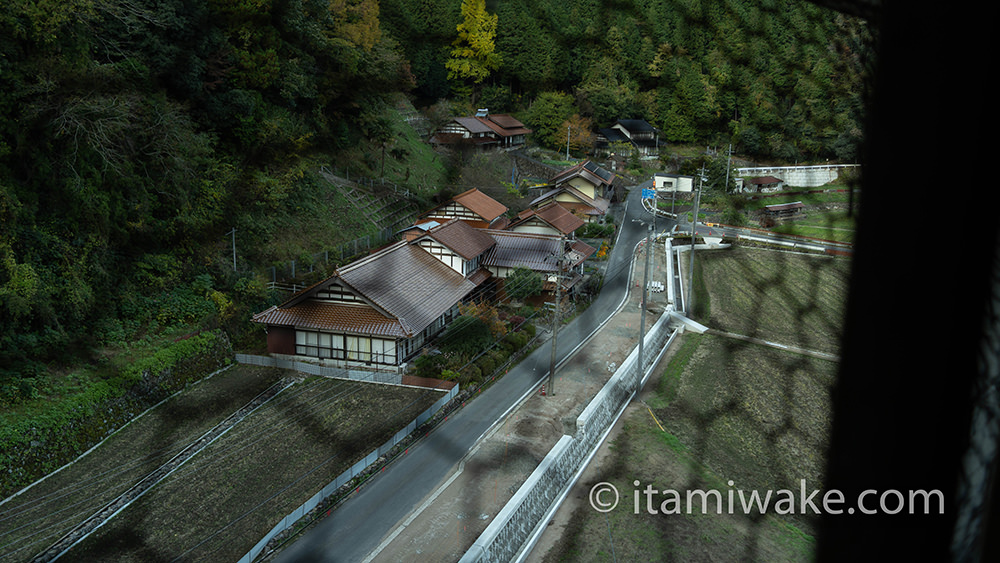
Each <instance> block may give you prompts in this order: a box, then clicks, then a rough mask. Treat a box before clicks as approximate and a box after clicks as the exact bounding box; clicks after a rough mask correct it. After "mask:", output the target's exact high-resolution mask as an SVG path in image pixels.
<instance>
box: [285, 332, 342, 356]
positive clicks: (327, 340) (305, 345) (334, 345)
mask: <svg viewBox="0 0 1000 563" xmlns="http://www.w3.org/2000/svg"><path fill="white" fill-rule="evenodd" d="M295 353H296V354H298V355H300V356H309V357H312V358H331V359H336V360H342V359H344V336H343V335H342V334H330V333H328V332H312V331H305V330H297V331H295Z"/></svg>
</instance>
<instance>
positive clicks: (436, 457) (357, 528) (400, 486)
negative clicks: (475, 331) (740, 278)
mask: <svg viewBox="0 0 1000 563" xmlns="http://www.w3.org/2000/svg"><path fill="white" fill-rule="evenodd" d="M640 197H641V190H640V189H639V188H638V187H635V188H633V189H632V190H631V191H630V193H629V195H628V201H627V203H626V204H625V205H624V209H623V210H622V212H623V214H624V216H622V213H619V214H618V215H617V217H616V219H617V220H618V221H619V225H620V229H619V232H618V240H617V242H616V244H615V246H614V248H613V249H612V252H611V256H610V257H609V260H608V264H607V270H606V272H607V273H606V276H605V280H604V287H603V288H602V290H601V294H600V296H599V297H598V298H597V299H595V300H594V302H593V304H592V305H591V306H590V307H589V308H588V309H587V310H586V311H585V312H584V313H583V314H581V315H580V316H578V317H577V318H576V319H574V320H573V321H572V322H570V323H569V324H568V325H566V326H565V327H564V328H563V329H562V330H561V331H560V332H559V338H558V340H557V343H558V346H557V353H556V356H557V361H562V360H563V359H565V358H566V357H567V356H568V355H569V354H570V353H572V351H573V350H574V349H575V348H576V347H577V346H578V345H579V344H580V343H581V342H583V341H584V340H585V339H586V338H587V337H588V336H589V335H590V334H591V333H592V332H593V331H594V330H595V329H596V328H597V327H598V326H599V325H600V324H601V323H603V322H604V320H605V319H607V318H608V317H609V316H610V315H611V314H612V313H614V312H615V310H617V308H618V307H619V305H620V304H621V302H622V299H623V298H624V296H625V292H626V289H627V285H628V283H629V279H628V277H629V270H630V269H629V267H628V266H629V264H630V262H631V259H632V250H633V248H634V247H635V244H636V243H637V242H638V241H639V240H640V239H641V238H643V237H644V236H645V235H646V232H647V231H646V228H647V227H646V225H645V224H644V223H639V222H633V219H638V220H641V221H648V220H650V219H651V218H652V216H651V215H650V214H649V213H648V212H646V211H645V210H643V208H642V205H641V204H640V201H639V198H640ZM671 224H672V222H668V221H667V220H664V219H659V220H657V230H661V229H663V228H669V226H670V225H671ZM550 360H551V347H550V346H541V347H540V348H538V349H537V350H535V351H534V352H533V353H532V354H530V355H529V356H527V357H526V358H525V359H524V360H522V361H521V363H519V364H518V365H517V366H516V367H515V368H513V369H511V370H510V371H509V372H508V373H507V374H506V375H504V377H502V378H501V379H499V380H498V381H497V382H496V383H494V384H493V385H492V386H491V387H490V388H489V389H487V390H486V391H484V392H483V393H481V394H480V395H479V396H478V397H476V399H475V400H474V401H473V402H471V403H469V404H467V405H466V406H465V407H463V408H462V409H460V410H458V411H457V412H456V413H455V414H453V415H451V416H450V417H449V418H448V420H447V421H445V422H444V423H442V424H441V425H440V426H438V427H437V428H436V429H435V430H434V431H433V432H432V433H431V434H430V435H429V436H427V437H426V438H425V439H423V440H422V441H421V442H419V443H418V444H417V445H416V446H414V447H413V448H411V449H410V452H409V453H408V454H406V455H405V456H403V457H401V458H400V459H398V460H396V461H395V462H393V463H392V464H391V465H390V466H389V467H388V468H387V469H386V470H385V471H384V472H382V473H381V474H380V475H379V476H378V477H376V478H375V479H373V480H372V481H371V482H369V483H368V484H366V485H365V486H364V487H363V488H362V489H361V490H360V491H359V492H357V493H355V494H354V495H353V496H352V497H351V498H349V499H348V500H346V501H345V502H344V503H342V504H341V505H340V507H338V508H337V510H336V511H334V512H333V513H332V514H331V515H330V516H328V517H326V518H324V519H323V520H321V521H320V522H319V523H318V524H317V525H316V526H315V527H314V528H312V529H311V530H309V531H308V532H306V533H305V534H304V535H303V536H302V537H301V538H299V539H298V540H297V541H296V542H295V543H293V544H292V545H290V546H287V547H285V548H284V550H283V551H282V552H281V553H280V554H278V556H277V557H276V559H275V560H276V561H279V562H281V563H290V562H306V561H308V562H310V563H313V562H315V563H320V562H352V563H353V562H357V561H361V560H363V559H364V558H365V557H367V556H368V554H369V553H371V552H372V551H373V550H374V549H375V548H376V547H377V546H378V545H379V543H380V542H381V541H382V539H383V538H384V537H385V536H386V535H387V534H389V533H390V532H391V531H392V530H393V529H395V527H396V526H397V524H398V523H399V522H400V521H401V520H402V519H403V518H405V517H406V516H407V514H408V513H409V512H410V511H411V510H412V509H413V508H414V507H415V506H416V505H417V504H418V503H420V502H421V501H422V500H423V499H424V498H425V497H426V496H427V495H428V494H430V493H431V492H432V491H433V490H434V489H435V488H436V487H437V486H438V484H439V483H440V482H441V481H442V480H443V479H444V478H445V477H447V476H448V474H449V472H451V470H452V469H453V468H454V467H455V466H456V465H457V464H458V463H459V462H460V461H461V459H462V458H463V457H464V456H465V455H466V453H467V452H468V451H469V450H470V449H471V448H472V447H473V446H474V445H475V443H476V441H477V440H478V439H479V438H480V437H481V436H482V435H483V434H485V433H486V431H487V430H489V428H490V427H491V426H492V425H493V423H494V422H495V421H497V420H499V419H500V418H501V417H502V416H503V415H504V414H505V413H506V412H507V411H508V410H509V409H510V408H511V407H512V406H513V405H514V404H515V403H516V402H517V401H518V399H520V398H521V397H522V396H523V395H524V394H525V393H527V392H529V391H530V390H533V389H535V388H537V386H538V385H539V384H540V383H541V382H542V380H543V379H544V378H545V377H546V375H547V374H548V371H549V363H550ZM556 392H557V393H558V389H557V390H556Z"/></svg>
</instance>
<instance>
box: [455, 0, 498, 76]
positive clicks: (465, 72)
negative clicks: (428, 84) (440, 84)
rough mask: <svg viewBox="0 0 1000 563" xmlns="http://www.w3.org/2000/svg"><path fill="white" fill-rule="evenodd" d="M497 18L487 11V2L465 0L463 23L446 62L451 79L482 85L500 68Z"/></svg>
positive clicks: (483, 0)
mask: <svg viewBox="0 0 1000 563" xmlns="http://www.w3.org/2000/svg"><path fill="white" fill-rule="evenodd" d="M496 34H497V16H496V14H490V13H488V12H487V11H486V0H462V22H461V23H459V24H458V37H457V38H456V39H455V41H454V42H453V43H452V50H451V58H449V59H448V61H447V62H446V63H445V66H446V67H447V68H448V78H449V79H459V80H469V81H472V82H473V83H474V84H479V83H481V82H482V81H483V80H486V78H487V77H489V75H490V73H492V72H493V71H495V70H497V69H499V68H500V64H501V57H500V54H499V53H497V52H496V45H495V39H496Z"/></svg>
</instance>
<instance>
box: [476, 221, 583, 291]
mask: <svg viewBox="0 0 1000 563" xmlns="http://www.w3.org/2000/svg"><path fill="white" fill-rule="evenodd" d="M487 232H488V233H489V235H490V236H491V237H493V239H494V240H495V241H496V246H494V247H493V248H492V249H490V251H489V252H487V253H486V254H485V255H484V256H483V265H484V266H485V267H486V268H488V269H489V270H490V272H491V273H492V274H493V275H494V276H495V277H497V278H501V279H505V278H507V277H508V276H509V275H510V274H511V272H513V271H514V270H515V269H516V268H528V269H529V270H532V271H534V272H537V273H539V274H541V275H542V277H543V279H544V282H545V289H546V290H547V291H552V290H554V289H555V282H556V279H557V277H556V274H557V272H558V257H559V256H560V255H561V256H563V257H564V259H565V261H564V263H563V272H564V274H566V275H565V277H564V279H563V288H564V289H566V290H569V289H571V287H572V285H573V284H574V283H575V282H576V281H578V280H579V279H581V278H582V270H583V263H584V261H586V259H587V258H589V257H591V256H593V255H594V253H595V252H597V249H595V248H594V247H592V246H590V245H589V244H587V243H585V242H582V241H577V240H567V239H565V238H564V237H562V236H555V235H543V234H536V233H518V232H513V231H496V230H489V231H487Z"/></svg>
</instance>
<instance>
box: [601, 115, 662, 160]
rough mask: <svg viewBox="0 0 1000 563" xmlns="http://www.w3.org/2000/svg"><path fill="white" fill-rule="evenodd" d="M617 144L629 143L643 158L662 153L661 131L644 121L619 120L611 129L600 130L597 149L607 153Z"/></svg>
mask: <svg viewBox="0 0 1000 563" xmlns="http://www.w3.org/2000/svg"><path fill="white" fill-rule="evenodd" d="M616 142H622V143H628V144H630V145H632V146H633V147H635V148H636V150H638V151H639V154H641V155H643V156H655V155H657V154H659V152H660V130H659V129H657V128H656V127H653V126H652V125H650V124H649V122H647V121H646V120H644V119H619V120H618V121H616V122H615V123H614V125H612V126H611V127H608V128H604V129H598V134H597V142H596V143H595V148H597V149H598V150H601V151H604V152H607V151H609V150H610V149H611V145H612V144H613V143H616Z"/></svg>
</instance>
